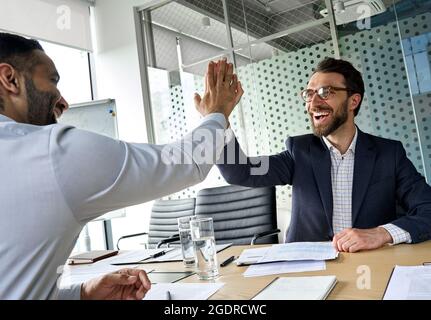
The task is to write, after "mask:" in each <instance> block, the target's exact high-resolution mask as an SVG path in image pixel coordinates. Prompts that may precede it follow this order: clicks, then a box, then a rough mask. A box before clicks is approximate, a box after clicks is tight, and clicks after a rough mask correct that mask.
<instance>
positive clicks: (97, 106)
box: [58, 99, 126, 220]
mask: <svg viewBox="0 0 431 320" xmlns="http://www.w3.org/2000/svg"><path fill="white" fill-rule="evenodd" d="M58 122H59V123H63V124H68V125H71V126H74V127H76V128H78V129H82V130H87V131H91V132H94V133H97V134H101V135H105V136H107V137H110V138H113V139H118V127H117V110H116V108H115V100H112V99H107V100H97V101H91V102H84V103H79V104H74V105H70V108H69V110H67V111H66V112H64V113H63V115H62V116H61V117H60V118H59V119H58ZM125 215H126V211H125V209H119V210H115V211H112V212H109V213H107V214H104V215H103V216H101V217H99V218H96V219H95V220H109V219H112V218H119V217H124V216H125Z"/></svg>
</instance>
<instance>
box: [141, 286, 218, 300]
mask: <svg viewBox="0 0 431 320" xmlns="http://www.w3.org/2000/svg"><path fill="white" fill-rule="evenodd" d="M223 286H224V283H157V284H154V285H152V286H151V289H150V291H148V292H147V294H146V295H145V297H144V299H143V300H167V294H166V293H167V292H168V291H169V293H170V297H171V300H207V299H208V298H209V297H211V296H212V295H213V294H214V293H216V292H217V291H218V290H219V289H220V288H221V287H223Z"/></svg>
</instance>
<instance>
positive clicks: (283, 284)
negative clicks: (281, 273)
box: [252, 276, 337, 300]
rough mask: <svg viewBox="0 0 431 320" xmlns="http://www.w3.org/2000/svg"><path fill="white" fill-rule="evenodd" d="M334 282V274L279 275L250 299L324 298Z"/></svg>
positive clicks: (335, 280)
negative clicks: (308, 275) (307, 275)
mask: <svg viewBox="0 0 431 320" xmlns="http://www.w3.org/2000/svg"><path fill="white" fill-rule="evenodd" d="M336 283H337V278H336V277H335V276H311V277H279V278H276V279H274V281H272V282H271V283H270V284H269V285H268V286H266V287H265V288H264V289H263V290H262V291H260V292H259V293H258V294H257V295H256V296H255V297H254V298H253V299H252V300H325V299H326V297H327V296H328V295H329V293H330V292H331V290H332V289H333V288H334V287H335V285H336Z"/></svg>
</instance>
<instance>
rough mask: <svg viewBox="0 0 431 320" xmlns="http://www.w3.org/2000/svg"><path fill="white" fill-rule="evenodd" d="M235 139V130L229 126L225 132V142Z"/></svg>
mask: <svg viewBox="0 0 431 320" xmlns="http://www.w3.org/2000/svg"><path fill="white" fill-rule="evenodd" d="M233 139H235V133H234V132H233V130H232V128H231V127H229V128H227V129H226V131H225V133H224V143H225V144H229V143H230V142H231V141H232V140H233Z"/></svg>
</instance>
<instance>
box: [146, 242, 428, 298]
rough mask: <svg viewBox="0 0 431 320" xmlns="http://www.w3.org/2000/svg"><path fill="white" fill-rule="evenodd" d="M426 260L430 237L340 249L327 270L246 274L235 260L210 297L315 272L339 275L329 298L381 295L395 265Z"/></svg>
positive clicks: (246, 294) (174, 266)
mask: <svg viewBox="0 0 431 320" xmlns="http://www.w3.org/2000/svg"><path fill="white" fill-rule="evenodd" d="M249 247H250V246H232V247H229V248H227V249H225V250H223V251H222V252H220V253H218V255H217V258H218V261H219V263H220V262H222V261H224V260H225V259H227V258H228V257H230V256H232V255H235V256H238V255H239V254H240V253H241V251H242V250H243V249H246V248H249ZM254 247H257V246H254ZM426 261H427V262H428V261H431V241H426V242H423V243H419V244H413V245H412V244H401V245H396V246H386V247H384V248H380V249H377V250H372V251H364V252H357V253H340V255H339V257H338V259H337V260H334V261H327V262H326V270H324V271H314V272H300V273H286V274H278V275H270V276H262V277H251V278H245V277H244V276H243V275H242V273H243V272H244V271H245V270H246V268H247V267H238V266H236V264H235V263H231V264H229V265H228V266H226V267H224V268H219V271H220V276H219V277H218V278H217V279H216V280H215V282H222V283H225V285H224V286H223V287H222V288H221V289H220V290H219V291H218V292H217V293H216V294H214V295H213V296H212V297H211V299H227V300H233V299H235V300H243V299H245V300H248V299H251V298H252V297H253V296H255V295H256V294H257V293H258V292H259V291H260V290H262V289H263V288H264V287H265V286H267V285H268V284H269V283H270V282H271V281H272V280H273V279H274V278H276V277H278V276H289V277H290V276H312V275H335V276H336V277H337V280H338V283H337V285H336V286H335V288H334V289H333V290H332V292H331V294H330V295H329V296H328V298H327V299H382V298H383V294H384V291H385V288H386V285H387V282H388V280H389V277H390V275H391V272H392V269H393V267H394V266H395V265H405V266H409V265H411V266H413V265H422V263H423V262H426ZM141 267H142V268H145V269H147V270H149V269H154V271H189V270H188V269H187V268H185V267H184V266H183V263H182V262H166V263H153V264H145V265H141ZM368 271H369V275H370V280H371V281H370V286H369V288H364V289H360V288H358V286H357V282H358V283H359V287H361V286H362V287H363V285H361V283H362V284H363V282H361V279H363V277H364V276H367V275H368V274H365V273H364V272H368ZM361 276H362V278H361ZM180 282H205V281H202V280H199V279H198V277H197V275H192V276H190V277H187V278H185V279H183V280H181V281H180Z"/></svg>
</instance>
